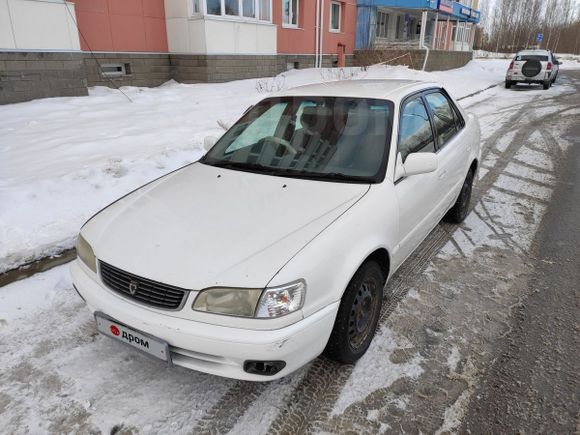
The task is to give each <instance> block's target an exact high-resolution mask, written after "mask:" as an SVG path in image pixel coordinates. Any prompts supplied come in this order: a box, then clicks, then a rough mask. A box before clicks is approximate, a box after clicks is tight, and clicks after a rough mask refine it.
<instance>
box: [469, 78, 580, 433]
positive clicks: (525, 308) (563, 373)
mask: <svg viewBox="0 0 580 435" xmlns="http://www.w3.org/2000/svg"><path fill="white" fill-rule="evenodd" d="M567 76H568V77H570V78H571V79H572V80H573V83H574V86H575V87H576V93H575V94H572V95H569V96H567V97H563V100H566V102H567V103H568V104H570V105H578V103H580V72H579V71H573V72H568V73H567ZM567 116H573V117H575V119H576V122H574V123H570V124H569V128H568V129H566V131H564V132H563V135H564V136H565V137H566V138H567V139H568V140H570V142H571V143H572V144H573V146H572V147H571V148H570V149H569V151H568V153H567V155H566V158H565V159H563V160H561V161H560V162H559V164H558V165H557V173H558V183H557V185H556V189H555V191H554V194H553V196H552V200H551V201H550V205H549V206H548V210H547V213H546V214H545V216H544V219H543V221H542V223H541V226H540V230H539V232H538V234H537V236H536V239H535V240H534V244H533V251H534V254H533V257H534V261H533V264H532V268H533V272H532V273H531V275H530V277H529V280H528V282H527V293H526V295H525V297H524V298H522V300H521V303H520V304H519V305H518V306H517V307H516V309H515V310H514V312H513V313H512V316H511V318H510V319H509V323H510V331H511V332H510V333H509V334H507V335H506V336H505V338H504V339H503V340H502V341H501V343H500V346H498V350H497V357H496V358H495V361H494V362H493V365H492V366H491V368H490V369H489V370H488V372H487V374H486V375H485V376H484V377H483V378H482V380H481V381H480V385H479V386H478V387H476V389H475V394H474V395H473V397H474V398H473V399H472V401H471V403H470V405H469V411H468V413H467V415H466V418H465V420H464V422H463V427H462V431H461V432H472V433H559V434H564V433H574V432H576V433H578V432H579V431H580V374H579V373H580V115H578V112H576V113H575V114H573V115H567Z"/></svg>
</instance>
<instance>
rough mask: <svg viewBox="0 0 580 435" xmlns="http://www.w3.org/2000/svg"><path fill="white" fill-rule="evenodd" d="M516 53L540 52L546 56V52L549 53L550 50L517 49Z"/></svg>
mask: <svg viewBox="0 0 580 435" xmlns="http://www.w3.org/2000/svg"><path fill="white" fill-rule="evenodd" d="M517 54H536V55H537V54H540V55H543V56H547V55H548V54H550V52H549V51H548V50H522V51H518V52H517Z"/></svg>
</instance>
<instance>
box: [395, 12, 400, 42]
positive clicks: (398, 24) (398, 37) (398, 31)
mask: <svg viewBox="0 0 580 435" xmlns="http://www.w3.org/2000/svg"><path fill="white" fill-rule="evenodd" d="M400 38H401V16H400V15H397V28H396V29H395V39H400Z"/></svg>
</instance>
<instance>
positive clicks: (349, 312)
mask: <svg viewBox="0 0 580 435" xmlns="http://www.w3.org/2000/svg"><path fill="white" fill-rule="evenodd" d="M384 284H385V277H383V272H382V271H381V268H380V267H379V265H378V264H377V263H376V262H375V261H367V262H366V263H364V264H363V265H362V266H361V267H360V268H359V270H358V271H357V272H356V273H355V275H354V276H353V278H352V279H351V281H350V283H349V284H348V287H347V288H346V291H345V292H344V295H343V296H342V300H341V302H340V307H339V308H338V313H337V315H336V320H335V322H334V328H333V329H332V333H331V334H330V339H329V340H328V344H327V345H326V349H325V350H324V354H325V355H326V356H327V357H329V358H330V359H333V360H334V361H336V362H339V363H342V364H352V363H354V362H356V361H357V360H358V359H359V358H360V357H361V356H363V355H364V354H365V352H366V351H367V349H368V348H369V346H370V344H371V341H372V339H373V337H374V336H375V331H376V329H377V324H378V322H379V316H380V313H381V305H382V300H383V287H384Z"/></svg>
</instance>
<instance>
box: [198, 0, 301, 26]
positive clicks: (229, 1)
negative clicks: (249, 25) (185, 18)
mask: <svg viewBox="0 0 580 435" xmlns="http://www.w3.org/2000/svg"><path fill="white" fill-rule="evenodd" d="M191 1H192V3H191V4H192V5H193V6H192V15H200V14H204V4H205V14H207V15H217V16H222V17H228V18H241V19H244V20H248V19H249V20H260V21H268V22H272V14H271V10H272V3H271V2H272V0H191ZM294 1H298V0H294Z"/></svg>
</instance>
